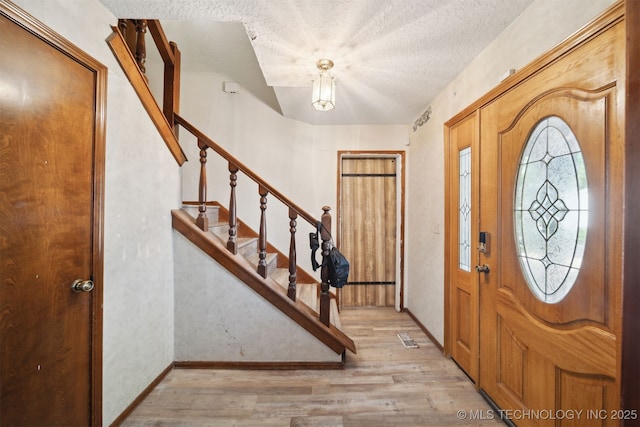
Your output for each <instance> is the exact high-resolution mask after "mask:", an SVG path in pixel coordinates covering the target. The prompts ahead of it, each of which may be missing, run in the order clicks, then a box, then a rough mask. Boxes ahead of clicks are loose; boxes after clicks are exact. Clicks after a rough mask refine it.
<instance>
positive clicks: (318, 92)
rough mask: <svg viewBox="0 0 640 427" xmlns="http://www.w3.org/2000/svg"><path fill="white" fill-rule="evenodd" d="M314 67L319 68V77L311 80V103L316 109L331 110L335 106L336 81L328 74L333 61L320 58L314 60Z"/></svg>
mask: <svg viewBox="0 0 640 427" xmlns="http://www.w3.org/2000/svg"><path fill="white" fill-rule="evenodd" d="M316 67H318V70H320V77H318V78H317V79H315V80H314V81H313V92H312V94H311V105H313V108H315V109H316V110H318V111H329V110H333V108H334V107H335V106H336V82H335V80H334V79H333V77H332V76H331V74H329V70H330V69H331V68H333V61H332V60H330V59H320V60H318V62H316Z"/></svg>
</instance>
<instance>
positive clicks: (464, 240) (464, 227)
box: [458, 147, 471, 271]
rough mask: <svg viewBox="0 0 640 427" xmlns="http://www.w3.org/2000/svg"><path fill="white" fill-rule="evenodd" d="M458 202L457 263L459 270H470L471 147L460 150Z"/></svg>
mask: <svg viewBox="0 0 640 427" xmlns="http://www.w3.org/2000/svg"><path fill="white" fill-rule="evenodd" d="M459 156H460V167H459V168H458V169H459V171H460V177H459V180H458V182H459V186H460V187H459V188H458V193H459V194H460V200H459V203H458V224H459V225H458V226H459V229H458V245H459V247H460V250H459V253H458V264H459V267H460V269H461V270H464V271H471V147H467V148H465V149H464V150H460V153H459Z"/></svg>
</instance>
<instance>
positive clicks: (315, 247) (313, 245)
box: [309, 222, 320, 271]
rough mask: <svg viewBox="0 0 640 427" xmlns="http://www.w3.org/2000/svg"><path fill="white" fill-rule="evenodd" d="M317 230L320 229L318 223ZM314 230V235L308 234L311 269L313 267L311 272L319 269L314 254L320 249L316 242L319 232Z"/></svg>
mask: <svg viewBox="0 0 640 427" xmlns="http://www.w3.org/2000/svg"><path fill="white" fill-rule="evenodd" d="M316 227H318V230H319V229H320V223H319V222H318V225H317V226H316ZM318 230H316V232H315V233H309V247H310V248H311V267H313V271H316V270H317V269H318V268H320V264H318V261H316V252H317V251H318V248H320V241H319V240H318V235H319V232H318Z"/></svg>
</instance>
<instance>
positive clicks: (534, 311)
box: [479, 22, 625, 426]
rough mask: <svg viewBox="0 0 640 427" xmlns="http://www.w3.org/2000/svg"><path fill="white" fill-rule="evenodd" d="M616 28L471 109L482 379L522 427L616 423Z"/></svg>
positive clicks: (619, 63)
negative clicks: (485, 243)
mask: <svg viewBox="0 0 640 427" xmlns="http://www.w3.org/2000/svg"><path fill="white" fill-rule="evenodd" d="M624 63H625V60H624V23H623V22H618V23H617V24H615V25H612V26H611V27H610V28H609V29H608V30H607V31H603V32H601V33H600V34H599V35H598V36H597V37H594V38H593V39H592V40H591V41H589V42H588V43H585V44H583V45H581V46H580V47H578V48H575V49H573V50H572V51H571V53H570V54H567V55H566V56H564V57H563V58H561V59H559V60H557V61H556V62H554V63H552V64H551V65H549V66H548V67H546V68H544V69H543V70H542V71H540V72H539V73H538V74H536V75H534V76H533V77H531V78H530V79H528V80H527V81H525V82H524V83H522V84H521V85H519V86H516V87H515V88H513V89H511V90H509V91H507V92H506V93H505V94H503V95H502V96H501V97H499V98H498V99H497V100H496V101H494V102H492V103H490V104H488V105H487V106H486V107H484V108H482V109H481V119H480V123H481V136H480V230H481V231H486V232H488V233H489V234H490V235H491V241H492V247H491V248H490V250H489V251H488V252H487V253H484V254H483V253H481V254H480V256H479V257H480V260H479V263H480V264H486V265H488V267H489V271H488V272H487V273H479V275H480V279H479V282H480V283H479V287H480V386H481V388H482V389H483V390H484V391H486V392H487V394H489V396H491V398H492V399H494V400H495V402H496V403H497V405H498V406H499V407H500V408H502V409H503V410H505V412H504V414H505V415H506V416H508V417H509V418H511V419H513V421H514V422H515V423H516V424H517V425H519V426H569V425H576V426H578V425H579V426H591V425H594V426H595V425H598V426H602V425H618V424H619V423H620V420H619V419H616V416H617V415H619V414H618V413H617V412H615V411H614V410H615V409H617V408H618V407H619V405H620V400H619V398H620V391H619V390H620V371H619V369H620V368H619V360H620V353H619V348H620V338H621V337H620V329H621V312H620V310H621V298H620V295H621V288H620V287H621V282H622V274H621V262H622V246H621V245H622V207H623V204H622V200H623V193H622V188H623V158H624V150H623V148H624V147H623V142H624V139H623V136H622V129H623V119H622V117H623V116H622V114H623V113H624V112H623V111H621V109H620V108H619V106H620V103H621V102H622V101H623V97H624V72H625V68H624Z"/></svg>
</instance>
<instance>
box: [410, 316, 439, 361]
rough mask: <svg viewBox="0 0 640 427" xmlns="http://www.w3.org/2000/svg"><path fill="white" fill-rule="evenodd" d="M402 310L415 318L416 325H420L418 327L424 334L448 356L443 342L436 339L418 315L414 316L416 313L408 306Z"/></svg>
mask: <svg viewBox="0 0 640 427" xmlns="http://www.w3.org/2000/svg"><path fill="white" fill-rule="evenodd" d="M402 311H404V312H405V313H407V314H408V315H409V317H411V318H412V319H413V321H414V322H416V325H418V327H419V328H420V329H422V332H424V334H425V335H426V336H427V338H429V340H430V341H431V342H432V343H433V345H435V346H436V347H437V348H438V350H440V351H441V352H442V354H443V355H445V356H447V354H446V353H445V351H444V347H443V346H442V344H440V341H438V340H437V339H436V337H434V336H433V334H432V333H431V331H429V329H427V327H426V326H424V325H423V324H422V322H420V321H419V320H418V318H417V317H416V316H414V314H413V313H412V312H411V310H409V309H408V308H405V309H403V310H402Z"/></svg>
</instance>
